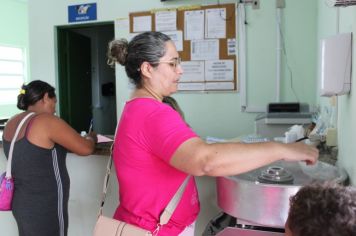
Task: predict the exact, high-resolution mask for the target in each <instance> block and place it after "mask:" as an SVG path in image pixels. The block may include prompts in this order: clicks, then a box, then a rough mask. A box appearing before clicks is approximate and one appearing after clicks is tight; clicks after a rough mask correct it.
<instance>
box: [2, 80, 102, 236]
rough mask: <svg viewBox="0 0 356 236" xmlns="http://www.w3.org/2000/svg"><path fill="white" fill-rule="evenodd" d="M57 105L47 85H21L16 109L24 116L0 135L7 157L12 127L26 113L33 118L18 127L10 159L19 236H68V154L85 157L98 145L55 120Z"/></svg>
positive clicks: (12, 121)
mask: <svg viewBox="0 0 356 236" xmlns="http://www.w3.org/2000/svg"><path fill="white" fill-rule="evenodd" d="M56 102H57V99H56V94H55V90H54V88H53V87H52V86H51V85H49V84H48V83H46V82H43V81H40V80H36V81H32V82H30V83H29V84H28V85H23V86H22V88H21V91H20V94H19V95H18V103H17V107H18V108H19V109H21V110H24V112H22V113H20V114H17V115H15V116H14V117H13V118H11V119H10V120H9V121H8V122H7V124H6V127H5V130H4V134H3V146H4V152H5V155H6V157H7V156H8V154H9V148H10V142H11V140H12V138H13V136H14V133H15V130H16V128H17V125H18V124H19V122H20V121H21V120H22V119H23V117H25V116H26V115H27V114H28V113H29V112H34V113H35V114H34V115H33V116H32V117H31V118H30V119H29V120H28V121H26V123H25V124H24V125H23V127H22V128H21V131H20V133H19V137H18V139H17V140H16V143H15V147H14V152H13V159H12V168H11V172H12V176H13V178H14V183H15V190H14V197H13V201H12V212H13V215H14V217H15V220H16V222H17V226H18V231H19V236H66V235H67V231H68V199H69V187H70V180H69V175H68V172H67V167H66V154H67V150H69V151H71V152H73V153H75V154H78V155H81V156H86V155H89V154H91V153H92V152H93V150H94V147H95V143H96V140H97V139H96V135H95V134H94V133H90V134H88V135H87V136H85V137H81V136H80V135H79V134H78V133H77V132H76V131H75V130H74V129H73V128H71V127H70V126H69V125H68V124H67V123H66V122H65V121H63V120H62V119H60V118H59V117H57V116H55V115H54V113H55V105H56Z"/></svg>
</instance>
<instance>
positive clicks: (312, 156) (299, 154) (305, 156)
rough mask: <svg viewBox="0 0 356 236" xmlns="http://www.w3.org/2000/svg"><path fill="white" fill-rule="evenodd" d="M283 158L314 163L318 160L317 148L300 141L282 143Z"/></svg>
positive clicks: (309, 163)
mask: <svg viewBox="0 0 356 236" xmlns="http://www.w3.org/2000/svg"><path fill="white" fill-rule="evenodd" d="M283 145H284V146H285V148H284V149H281V150H284V152H285V153H284V154H283V156H284V160H286V161H305V162H306V163H307V164H308V165H311V164H315V163H316V161H317V160H318V156H319V151H318V149H317V148H315V147H312V146H309V145H306V144H304V143H301V142H296V143H288V144H283Z"/></svg>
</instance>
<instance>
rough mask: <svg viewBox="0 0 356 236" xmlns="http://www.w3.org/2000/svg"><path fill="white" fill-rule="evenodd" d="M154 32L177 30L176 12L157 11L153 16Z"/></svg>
mask: <svg viewBox="0 0 356 236" xmlns="http://www.w3.org/2000/svg"><path fill="white" fill-rule="evenodd" d="M155 22H156V31H172V30H177V11H158V12H156V14H155Z"/></svg>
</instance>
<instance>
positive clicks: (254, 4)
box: [252, 0, 260, 9]
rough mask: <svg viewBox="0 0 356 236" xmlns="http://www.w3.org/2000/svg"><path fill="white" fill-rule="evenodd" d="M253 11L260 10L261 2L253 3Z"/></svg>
mask: <svg viewBox="0 0 356 236" xmlns="http://www.w3.org/2000/svg"><path fill="white" fill-rule="evenodd" d="M252 9H260V0H253V1H252Z"/></svg>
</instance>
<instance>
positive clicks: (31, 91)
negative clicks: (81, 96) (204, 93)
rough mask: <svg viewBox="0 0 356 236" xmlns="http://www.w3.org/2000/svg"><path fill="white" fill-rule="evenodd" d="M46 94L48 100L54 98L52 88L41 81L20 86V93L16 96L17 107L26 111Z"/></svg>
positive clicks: (54, 94)
mask: <svg viewBox="0 0 356 236" xmlns="http://www.w3.org/2000/svg"><path fill="white" fill-rule="evenodd" d="M46 93H48V97H49V98H54V97H56V93H55V92H54V87H52V86H51V85H49V84H48V83H46V82H44V81H41V80H34V81H32V82H30V83H29V84H27V85H25V84H23V85H22V86H21V93H20V94H19V95H18V96H17V107H18V108H19V109H20V110H27V108H28V107H29V106H31V105H34V104H35V103H36V102H38V101H39V100H41V99H42V98H43V97H44V95H45V94H46Z"/></svg>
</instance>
